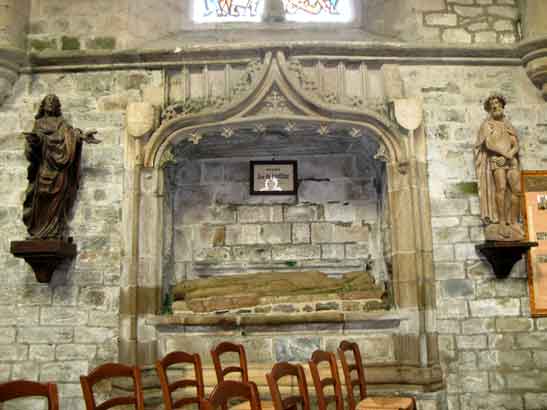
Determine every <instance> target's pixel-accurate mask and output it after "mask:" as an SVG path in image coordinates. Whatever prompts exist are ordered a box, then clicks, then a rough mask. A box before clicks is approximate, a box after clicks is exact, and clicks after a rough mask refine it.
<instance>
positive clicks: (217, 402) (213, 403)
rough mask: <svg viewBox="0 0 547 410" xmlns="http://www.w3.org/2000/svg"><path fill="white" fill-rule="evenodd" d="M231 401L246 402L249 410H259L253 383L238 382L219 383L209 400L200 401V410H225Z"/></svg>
mask: <svg viewBox="0 0 547 410" xmlns="http://www.w3.org/2000/svg"><path fill="white" fill-rule="evenodd" d="M232 399H243V400H246V402H247V403H249V405H250V407H249V408H250V409H251V410H261V409H262V407H261V406H260V398H259V396H258V389H257V387H256V384H254V383H253V382H240V381H236V380H225V381H222V382H220V383H219V384H218V385H217V386H216V387H215V389H214V390H213V392H212V393H211V395H210V396H209V399H207V400H206V399H201V405H200V410H216V409H219V408H222V409H225V408H227V407H228V406H229V401H230V400H232Z"/></svg>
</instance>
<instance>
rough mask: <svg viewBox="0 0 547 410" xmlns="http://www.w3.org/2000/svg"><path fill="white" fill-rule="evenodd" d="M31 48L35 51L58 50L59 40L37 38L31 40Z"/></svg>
mask: <svg viewBox="0 0 547 410" xmlns="http://www.w3.org/2000/svg"><path fill="white" fill-rule="evenodd" d="M30 48H31V49H32V50H34V51H44V50H57V40H55V39H54V38H52V39H37V38H36V39H33V40H30Z"/></svg>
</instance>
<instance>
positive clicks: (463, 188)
mask: <svg viewBox="0 0 547 410" xmlns="http://www.w3.org/2000/svg"><path fill="white" fill-rule="evenodd" d="M455 188H456V190H457V191H459V192H461V193H462V194H467V195H476V194H478V193H479V187H478V186H477V183H476V182H459V183H457V184H455Z"/></svg>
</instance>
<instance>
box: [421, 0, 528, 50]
mask: <svg viewBox="0 0 547 410" xmlns="http://www.w3.org/2000/svg"><path fill="white" fill-rule="evenodd" d="M426 3H427V2H426ZM438 3H443V2H438ZM439 6H440V7H439V8H437V9H436V10H435V9H434V8H430V9H426V10H424V27H425V29H426V30H428V31H429V33H430V35H431V39H435V40H440V41H442V42H443V43H467V44H470V43H491V44H492V43H500V44H507V43H515V42H516V41H518V40H519V36H520V33H519V30H520V28H519V27H518V26H517V25H518V24H519V10H518V7H517V5H516V1H515V0H466V1H461V0H446V4H444V5H442V4H439Z"/></svg>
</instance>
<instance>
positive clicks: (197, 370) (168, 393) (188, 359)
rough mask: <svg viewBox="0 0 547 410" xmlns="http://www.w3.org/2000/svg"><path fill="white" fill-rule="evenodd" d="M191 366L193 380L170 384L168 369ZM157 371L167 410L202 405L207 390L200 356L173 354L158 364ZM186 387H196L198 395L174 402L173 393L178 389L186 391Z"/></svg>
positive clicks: (184, 353) (182, 380)
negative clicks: (185, 365)
mask: <svg viewBox="0 0 547 410" xmlns="http://www.w3.org/2000/svg"><path fill="white" fill-rule="evenodd" d="M184 363H186V364H191V365H193V367H194V378H193V379H180V380H176V381H174V382H173V383H169V378H168V376H167V369H168V368H169V367H170V366H173V365H176V364H184ZM156 371H157V372H158V377H159V379H160V385H161V392H162V395H163V403H164V405H165V410H173V409H178V408H182V407H184V406H187V405H189V404H192V403H195V404H197V405H199V404H200V402H201V399H203V398H204V397H205V389H204V385H203V369H202V367H201V359H200V357H199V355H198V354H189V353H186V352H171V353H169V354H168V355H166V356H165V357H164V358H163V359H161V360H158V361H157V362H156ZM186 387H195V388H196V395H195V396H191V397H184V398H181V399H179V400H176V401H174V400H173V396H172V393H173V392H174V391H176V390H178V389H184V388H186Z"/></svg>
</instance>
